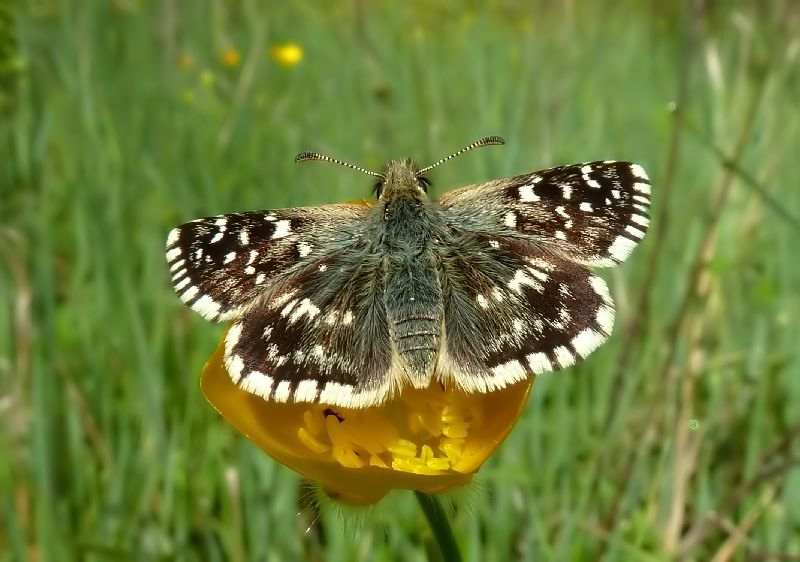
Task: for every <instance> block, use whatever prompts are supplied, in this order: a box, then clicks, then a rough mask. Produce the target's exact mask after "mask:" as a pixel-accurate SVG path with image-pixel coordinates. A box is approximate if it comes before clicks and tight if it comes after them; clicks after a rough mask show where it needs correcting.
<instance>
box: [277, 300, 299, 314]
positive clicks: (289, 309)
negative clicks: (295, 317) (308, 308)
mask: <svg viewBox="0 0 800 562" xmlns="http://www.w3.org/2000/svg"><path fill="white" fill-rule="evenodd" d="M296 305H297V300H291V301H289V302H288V303H287V304H286V306H284V307H283V310H281V317H282V318H286V317H287V316H289V314H290V313H291V312H292V309H293V308H294V307H295V306H296ZM276 306H280V305H279V304H278V305H276Z"/></svg>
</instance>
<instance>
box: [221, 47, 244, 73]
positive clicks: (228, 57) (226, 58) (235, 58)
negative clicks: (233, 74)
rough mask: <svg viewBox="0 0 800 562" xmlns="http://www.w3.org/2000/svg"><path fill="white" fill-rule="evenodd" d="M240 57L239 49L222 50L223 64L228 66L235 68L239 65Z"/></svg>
mask: <svg viewBox="0 0 800 562" xmlns="http://www.w3.org/2000/svg"><path fill="white" fill-rule="evenodd" d="M239 59H241V56H240V55H239V51H237V50H236V49H233V48H230V49H225V50H224V51H223V52H222V56H221V57H220V60H221V61H222V64H223V65H225V66H227V67H228V68H234V67H236V66H239Z"/></svg>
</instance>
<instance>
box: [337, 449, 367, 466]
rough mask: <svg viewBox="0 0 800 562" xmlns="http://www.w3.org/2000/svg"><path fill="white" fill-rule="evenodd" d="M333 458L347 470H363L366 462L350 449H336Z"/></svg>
mask: <svg viewBox="0 0 800 562" xmlns="http://www.w3.org/2000/svg"><path fill="white" fill-rule="evenodd" d="M333 458H334V459H336V462H338V463H339V464H340V465H342V466H344V467H347V468H362V467H363V466H364V461H363V460H361V459H360V458H359V457H358V455H356V453H355V451H353V449H351V448H350V447H334V448H333Z"/></svg>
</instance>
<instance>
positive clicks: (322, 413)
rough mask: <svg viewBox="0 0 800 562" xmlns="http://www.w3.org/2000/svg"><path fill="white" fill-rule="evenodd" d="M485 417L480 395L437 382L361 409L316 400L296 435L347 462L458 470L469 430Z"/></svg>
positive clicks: (352, 465)
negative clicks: (320, 403) (454, 389)
mask: <svg viewBox="0 0 800 562" xmlns="http://www.w3.org/2000/svg"><path fill="white" fill-rule="evenodd" d="M482 419H483V411H482V405H481V402H480V401H476V400H474V399H473V400H470V395H467V394H464V393H462V392H459V391H451V390H445V389H443V388H442V387H441V386H440V385H438V384H434V385H432V386H430V387H429V388H426V389H423V390H414V389H405V390H404V391H403V393H402V394H401V396H400V398H399V399H396V400H395V401H394V402H392V403H390V404H386V405H383V406H380V407H374V408H366V409H362V410H350V409H343V408H336V409H334V408H331V407H330V406H325V405H316V404H315V405H311V406H310V407H309V408H308V409H307V410H305V411H304V413H303V425H302V426H301V427H300V428H299V429H298V431H297V437H298V438H299V439H300V441H301V442H302V443H303V444H304V445H305V446H306V447H308V449H310V450H311V451H313V452H314V453H317V454H326V453H327V454H330V457H331V459H332V460H334V461H336V462H338V463H339V464H340V465H342V466H344V467H347V468H362V467H364V466H366V465H370V466H376V467H381V468H391V469H393V470H398V471H402V472H409V473H413V474H429V475H439V474H446V473H452V472H463V470H459V460H460V459H461V457H462V454H463V451H464V445H465V443H466V442H467V439H468V437H469V434H470V431H471V430H473V429H476V428H477V427H480V424H481V421H482Z"/></svg>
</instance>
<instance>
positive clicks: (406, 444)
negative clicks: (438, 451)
mask: <svg viewBox="0 0 800 562" xmlns="http://www.w3.org/2000/svg"><path fill="white" fill-rule="evenodd" d="M387 448H388V449H389V452H390V453H392V454H393V455H395V456H398V457H416V456H417V444H416V443H414V442H413V441H409V440H408V439H398V440H397V441H395V442H394V443H393V444H392V445H391V446H390V447H387Z"/></svg>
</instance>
